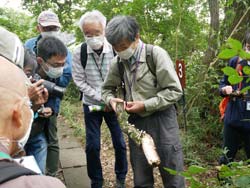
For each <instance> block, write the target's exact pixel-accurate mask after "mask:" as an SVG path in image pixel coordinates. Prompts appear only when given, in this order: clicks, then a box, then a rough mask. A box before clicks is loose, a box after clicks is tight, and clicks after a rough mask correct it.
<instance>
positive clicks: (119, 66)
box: [117, 56, 126, 100]
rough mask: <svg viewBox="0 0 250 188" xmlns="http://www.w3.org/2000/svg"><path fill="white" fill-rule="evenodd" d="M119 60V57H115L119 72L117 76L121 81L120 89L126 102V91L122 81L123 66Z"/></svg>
mask: <svg viewBox="0 0 250 188" xmlns="http://www.w3.org/2000/svg"><path fill="white" fill-rule="evenodd" d="M120 60H121V59H120V57H119V56H117V65H118V71H119V75H120V79H121V89H122V92H123V97H124V100H126V89H125V81H124V66H123V64H122V62H121V61H120Z"/></svg>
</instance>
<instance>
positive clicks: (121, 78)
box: [102, 16, 185, 188]
mask: <svg viewBox="0 0 250 188" xmlns="http://www.w3.org/2000/svg"><path fill="white" fill-rule="evenodd" d="M105 33H106V38H107V40H108V41H109V43H110V44H112V46H113V48H114V49H115V50H116V52H117V54H118V57H117V58H115V59H114V60H113V62H112V63H111V67H110V69H109V72H108V75H107V77H106V79H105V81H104V84H103V88H102V98H103V100H104V101H105V103H106V104H108V105H110V106H112V108H113V109H114V110H116V105H117V103H118V102H122V103H123V102H126V103H124V108H125V110H126V111H127V112H128V113H129V118H128V121H129V122H130V123H131V124H134V125H135V127H136V128H138V129H139V130H143V131H146V132H147V133H148V134H150V135H151V136H152V138H153V140H154V143H155V145H156V150H157V153H158V154H159V157H160V160H161V163H160V166H159V170H160V173H161V177H162V181H163V185H164V187H165V188H170V187H171V188H174V187H175V188H183V187H185V184H184V179H183V177H180V176H174V175H170V174H169V173H168V172H167V171H165V170H164V167H168V168H171V169H173V170H176V171H182V170H183V155H182V147H181V143H180V140H179V127H178V122H177V117H176V109H175V107H174V103H176V102H177V101H178V100H179V99H180V97H181V96H182V88H181V84H180V82H179V79H178V77H177V74H176V72H175V68H174V66H173V63H172V61H171V59H170V57H169V55H168V53H167V52H166V51H165V50H164V49H162V48H160V47H159V46H152V45H149V44H145V43H144V42H142V41H141V40H140V35H139V25H138V23H137V21H136V20H135V19H134V18H133V17H130V16H116V17H114V18H113V19H112V20H111V21H110V22H109V23H108V25H107V27H106V31H105ZM150 47H151V50H150V51H149V50H148V49H150ZM148 57H151V58H148ZM149 61H150V62H149ZM150 65H151V66H150ZM120 66H122V67H123V72H122V71H120ZM122 82H123V83H124V84H125V89H124V98H123V99H122V98H119V96H118V95H117V92H116V91H117V90H116V88H117V87H119V86H121V84H122ZM129 148H130V160H131V165H132V169H133V173H134V187H138V188H139V187H148V188H152V187H154V176H153V167H152V166H150V165H149V164H148V162H147V159H146V157H145V155H144V153H143V150H142V149H141V148H139V147H138V146H137V145H136V143H135V142H134V141H133V140H131V139H129Z"/></svg>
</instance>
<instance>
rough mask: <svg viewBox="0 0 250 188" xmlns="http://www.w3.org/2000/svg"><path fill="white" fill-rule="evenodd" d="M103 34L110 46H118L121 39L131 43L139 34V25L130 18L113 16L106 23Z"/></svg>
mask: <svg viewBox="0 0 250 188" xmlns="http://www.w3.org/2000/svg"><path fill="white" fill-rule="evenodd" d="M105 33H106V38H107V40H108V42H109V43H110V44H112V45H115V44H118V43H119V42H121V41H122V40H123V39H127V40H128V41H129V42H133V41H135V39H136V35H137V34H138V33H139V25H138V23H137V21H136V20H135V18H133V17H131V16H115V17H114V18H112V19H111V20H110V22H109V23H108V25H107V27H106V31H105Z"/></svg>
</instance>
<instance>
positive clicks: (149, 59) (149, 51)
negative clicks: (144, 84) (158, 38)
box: [146, 44, 156, 76]
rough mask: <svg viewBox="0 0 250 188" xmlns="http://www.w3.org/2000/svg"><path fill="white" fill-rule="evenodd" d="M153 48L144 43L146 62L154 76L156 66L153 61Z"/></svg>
mask: <svg viewBox="0 0 250 188" xmlns="http://www.w3.org/2000/svg"><path fill="white" fill-rule="evenodd" d="M153 48H154V46H153V45H151V44H146V62H147V65H148V69H149V71H150V72H151V73H152V74H153V75H154V76H156V66H155V63H154V57H153Z"/></svg>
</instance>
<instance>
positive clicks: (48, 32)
mask: <svg viewBox="0 0 250 188" xmlns="http://www.w3.org/2000/svg"><path fill="white" fill-rule="evenodd" d="M58 34H59V31H46V32H41V35H42V37H48V36H50V37H51V36H52V37H57V38H58V37H59V35H58Z"/></svg>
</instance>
